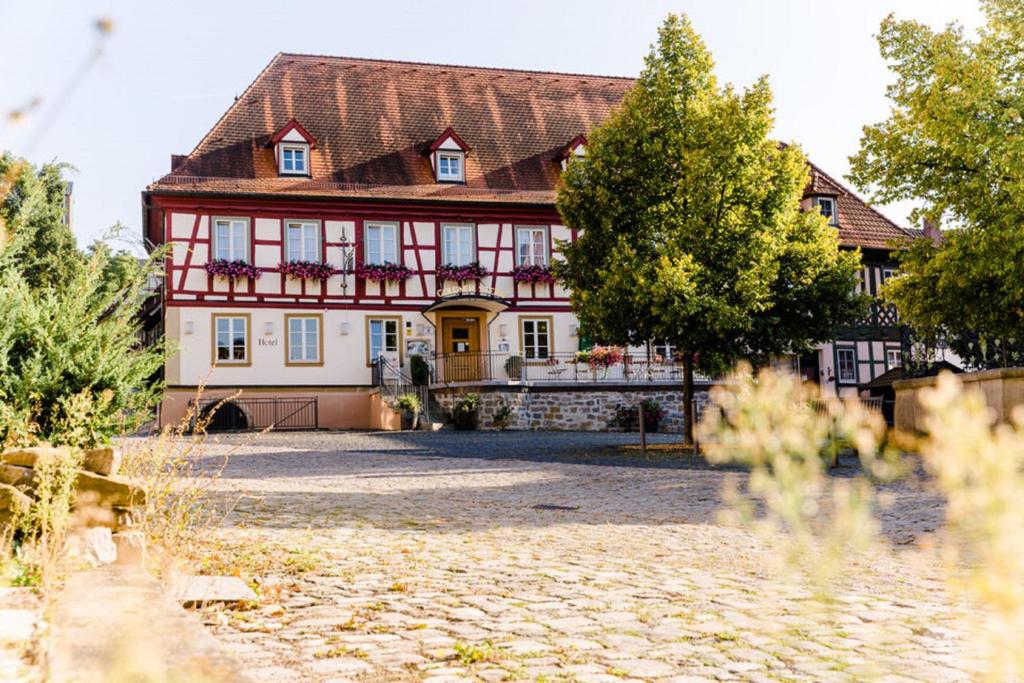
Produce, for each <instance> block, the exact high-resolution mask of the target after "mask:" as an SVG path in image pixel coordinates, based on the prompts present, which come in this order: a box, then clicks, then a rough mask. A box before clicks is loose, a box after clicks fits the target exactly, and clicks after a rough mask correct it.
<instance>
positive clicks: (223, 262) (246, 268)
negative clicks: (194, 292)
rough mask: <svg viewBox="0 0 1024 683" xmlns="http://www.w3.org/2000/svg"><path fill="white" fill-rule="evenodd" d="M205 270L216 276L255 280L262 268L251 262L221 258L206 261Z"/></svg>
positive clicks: (229, 278)
mask: <svg viewBox="0 0 1024 683" xmlns="http://www.w3.org/2000/svg"><path fill="white" fill-rule="evenodd" d="M206 272H207V273H209V274H210V275H214V276H216V277H224V278H227V279H228V280H240V279H242V278H249V279H250V280H255V279H257V278H258V277H259V276H260V275H262V274H263V271H262V270H260V269H259V268H257V267H256V266H254V265H252V264H251V263H246V262H245V261H242V260H237V261H228V260H227V259H222V258H220V259H214V260H213V261H207V262H206Z"/></svg>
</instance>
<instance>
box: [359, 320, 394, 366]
mask: <svg viewBox="0 0 1024 683" xmlns="http://www.w3.org/2000/svg"><path fill="white" fill-rule="evenodd" d="M400 324H401V320H400V319H399V318H367V320H366V337H367V339H366V341H367V344H366V346H367V359H366V363H367V365H372V364H373V363H375V362H376V361H377V359H378V358H380V357H381V356H384V357H385V358H389V357H390V358H395V357H396V356H397V354H398V348H399V344H400V343H401V338H400V337H401V335H400Z"/></svg>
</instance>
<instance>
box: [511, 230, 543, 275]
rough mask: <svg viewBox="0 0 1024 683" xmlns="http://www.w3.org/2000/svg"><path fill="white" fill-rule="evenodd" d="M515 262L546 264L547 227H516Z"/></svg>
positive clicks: (534, 264)
mask: <svg viewBox="0 0 1024 683" xmlns="http://www.w3.org/2000/svg"><path fill="white" fill-rule="evenodd" d="M516 262H517V263H518V264H519V265H520V266H546V265H548V229H547V228H544V227H517V228H516Z"/></svg>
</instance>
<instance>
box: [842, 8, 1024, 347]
mask: <svg viewBox="0 0 1024 683" xmlns="http://www.w3.org/2000/svg"><path fill="white" fill-rule="evenodd" d="M982 7H983V9H984V11H985V14H986V17H987V21H986V24H985V25H984V26H983V27H982V28H981V29H980V31H979V33H978V35H977V36H976V37H973V38H972V37H970V36H968V35H966V34H965V32H964V30H963V29H962V28H960V27H958V26H956V25H952V26H949V27H946V28H945V29H943V30H941V31H935V30H932V29H931V28H929V27H928V26H925V25H924V24H921V23H918V22H914V21H898V20H896V19H895V18H894V17H893V16H889V17H888V18H887V19H886V20H885V21H884V22H883V23H882V26H881V30H880V32H879V35H878V43H879V46H880V48H881V53H882V56H883V57H884V58H885V59H886V60H887V61H888V62H889V64H890V68H891V69H892V71H893V72H894V73H895V75H896V81H895V83H893V84H892V85H891V86H889V89H888V97H889V99H890V101H891V103H892V107H891V113H890V115H889V118H888V119H887V120H885V121H883V122H881V123H878V124H875V125H871V126H867V127H865V128H864V135H863V137H862V139H861V148H860V151H859V152H858V153H857V154H856V155H855V156H854V157H852V158H851V162H852V171H851V178H852V180H853V181H854V182H855V183H856V184H857V185H859V186H860V187H862V188H865V189H866V188H873V192H874V197H875V198H876V199H878V200H879V201H883V202H888V201H895V200H903V199H914V200H919V201H920V202H921V203H922V206H921V207H920V208H918V209H917V210H915V212H914V214H913V216H912V217H913V220H915V221H916V220H920V219H922V218H927V219H930V220H931V221H932V222H933V223H935V224H941V223H945V224H946V225H947V226H950V227H952V228H955V229H952V230H947V231H945V232H944V238H945V239H944V240H943V241H942V242H941V243H940V244H934V243H932V242H929V241H924V240H922V241H920V242H919V243H917V244H915V245H913V246H912V247H911V248H910V249H907V250H905V251H903V252H902V253H901V254H899V258H900V263H901V267H902V271H903V273H904V274H903V276H902V277H898V278H894V279H892V280H890V282H889V284H888V285H887V287H886V288H885V290H884V293H885V296H886V297H887V298H888V299H889V300H890V301H892V302H893V303H895V304H896V305H897V307H898V308H899V310H900V314H901V316H902V317H903V319H904V320H905V321H906V322H908V323H909V324H910V325H912V326H913V327H915V328H917V329H918V330H919V331H920V332H921V333H922V334H924V335H926V336H930V335H936V334H937V335H949V336H951V337H952V338H953V343H954V346H955V347H956V346H959V347H960V348H959V350H960V351H961V352H962V353H964V354H967V355H968V356H969V357H970V358H971V361H972V364H975V365H980V366H990V365H1003V364H1006V363H1007V362H1008V361H1013V360H1014V358H1013V354H1012V353H1009V349H1012V348H1017V347H1019V345H1020V344H1021V342H1024V5H1022V4H1021V3H1020V1H1019V0H983V2H982ZM1017 362H1019V360H1018V361H1017Z"/></svg>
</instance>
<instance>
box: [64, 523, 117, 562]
mask: <svg viewBox="0 0 1024 683" xmlns="http://www.w3.org/2000/svg"><path fill="white" fill-rule="evenodd" d="M64 547H65V552H66V553H67V554H68V555H69V556H70V557H74V558H78V559H80V560H82V561H84V562H86V563H88V564H89V566H91V567H100V566H102V565H105V564H111V563H112V562H114V561H115V560H116V559H117V546H115V545H114V541H113V539H112V537H111V533H110V529H108V528H107V527H102V526H96V527H92V528H89V529H76V530H75V531H73V532H71V533H70V534H68V538H67V541H66V542H65V546H64Z"/></svg>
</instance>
